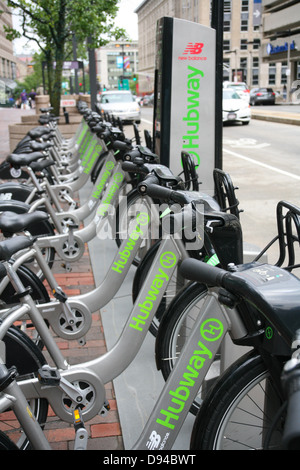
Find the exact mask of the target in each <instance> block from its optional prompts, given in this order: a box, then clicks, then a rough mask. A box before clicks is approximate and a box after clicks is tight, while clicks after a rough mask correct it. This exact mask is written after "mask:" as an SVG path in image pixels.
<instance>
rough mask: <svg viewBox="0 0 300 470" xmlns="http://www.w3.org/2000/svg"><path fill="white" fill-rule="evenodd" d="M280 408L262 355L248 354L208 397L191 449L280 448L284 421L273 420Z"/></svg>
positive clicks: (219, 382)
mask: <svg viewBox="0 0 300 470" xmlns="http://www.w3.org/2000/svg"><path fill="white" fill-rule="evenodd" d="M281 405H282V401H281V397H280V396H279V394H278V390H277V388H276V386H275V385H274V382H273V380H272V378H271V377H270V374H269V371H268V369H267V367H266V365H265V364H264V363H263V361H262V358H261V356H260V355H259V354H257V353H256V352H251V353H248V354H246V355H245V356H243V357H242V358H241V359H239V360H238V361H236V362H235V363H234V364H233V365H232V366H231V367H230V368H229V369H228V370H227V371H226V372H225V374H224V375H223V376H222V377H221V378H220V380H218V381H217V382H216V383H215V385H214V386H213V387H212V388H211V390H210V392H209V393H208V395H207V396H206V398H205V400H204V402H203V403H202V405H201V407H200V410H199V412H198V414H197V417H196V420H195V423H194V427H193V433H192V437H191V446H190V448H191V449H192V450H196V449H197V450H254V449H256V450H262V449H264V448H267V449H269V450H277V449H280V444H281V436H282V432H283V423H284V420H283V419H279V420H275V421H274V417H275V415H276V413H277V412H278V410H280V407H281ZM274 423H276V426H274ZM266 443H267V447H266Z"/></svg>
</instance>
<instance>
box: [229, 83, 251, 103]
mask: <svg viewBox="0 0 300 470" xmlns="http://www.w3.org/2000/svg"><path fill="white" fill-rule="evenodd" d="M223 88H231V89H232V90H235V91H236V92H237V93H238V95H239V96H240V97H241V98H242V99H243V100H245V101H247V102H248V103H249V99H250V90H249V87H248V85H247V83H245V82H228V81H225V82H223Z"/></svg>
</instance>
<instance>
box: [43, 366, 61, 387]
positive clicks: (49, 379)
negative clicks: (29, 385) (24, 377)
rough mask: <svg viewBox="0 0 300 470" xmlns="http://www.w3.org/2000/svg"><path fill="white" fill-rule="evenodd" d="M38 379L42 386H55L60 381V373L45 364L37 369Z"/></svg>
mask: <svg viewBox="0 0 300 470" xmlns="http://www.w3.org/2000/svg"><path fill="white" fill-rule="evenodd" d="M38 379H39V381H40V383H41V385H43V386H44V387H56V386H57V385H58V384H59V383H60V373H59V372H58V370H57V369H54V368H51V367H49V366H48V365H45V366H43V367H41V368H40V369H39V370H38Z"/></svg>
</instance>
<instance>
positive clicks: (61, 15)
mask: <svg viewBox="0 0 300 470" xmlns="http://www.w3.org/2000/svg"><path fill="white" fill-rule="evenodd" d="M7 4H8V6H9V7H11V8H13V9H17V11H18V12H19V14H20V17H21V19H22V35H23V36H24V37H26V38H27V39H29V40H31V41H35V42H36V43H37V44H38V47H39V48H40V50H41V51H42V52H43V55H44V57H45V61H46V63H47V75H48V77H47V78H48V80H47V81H48V93H49V95H50V102H51V105H52V106H53V108H54V113H55V114H56V115H58V114H59V107H60V96H61V82H62V72H63V62H64V60H67V59H68V58H69V53H70V42H71V41H72V38H73V35H75V36H76V40H77V42H78V44H81V43H86V40H87V39H89V48H96V47H99V46H101V45H104V44H106V43H107V42H108V41H109V40H111V39H116V40H118V39H119V38H121V37H125V31H124V30H123V29H120V28H117V27H114V18H115V17H116V14H117V11H118V5H117V4H118V0H50V1H49V0H7ZM17 35H18V32H17V31H15V30H14V29H11V28H6V37H7V38H8V39H10V40H12V39H14V38H15V37H17Z"/></svg>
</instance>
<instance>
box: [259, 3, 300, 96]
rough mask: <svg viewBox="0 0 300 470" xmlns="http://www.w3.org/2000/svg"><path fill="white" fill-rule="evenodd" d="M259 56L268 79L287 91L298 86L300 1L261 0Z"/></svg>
mask: <svg viewBox="0 0 300 470" xmlns="http://www.w3.org/2000/svg"><path fill="white" fill-rule="evenodd" d="M262 30H263V38H262V55H263V60H264V62H265V63H266V64H267V65H268V81H269V83H270V85H272V86H273V87H274V88H276V89H278V88H279V87H282V86H283V85H285V86H286V88H287V93H288V94H289V92H290V94H291V93H292V92H293V90H294V89H295V87H297V86H298V87H299V85H300V2H299V1H295V0H294V1H293V0H263V25H262Z"/></svg>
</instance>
